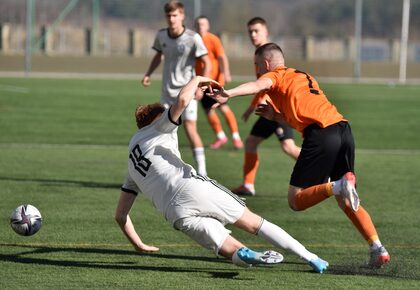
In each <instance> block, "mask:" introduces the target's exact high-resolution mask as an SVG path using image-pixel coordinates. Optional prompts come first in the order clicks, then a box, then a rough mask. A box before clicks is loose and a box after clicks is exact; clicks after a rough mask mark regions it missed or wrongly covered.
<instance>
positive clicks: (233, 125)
mask: <svg viewBox="0 0 420 290" xmlns="http://www.w3.org/2000/svg"><path fill="white" fill-rule="evenodd" d="M223 115H224V116H225V119H226V122H227V124H228V126H229V128H230V132H232V133H236V132H238V123H237V122H236V117H235V114H234V113H233V112H232V110H230V109H229V110H226V111H225V112H223Z"/></svg>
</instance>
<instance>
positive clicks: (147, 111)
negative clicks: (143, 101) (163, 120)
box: [134, 103, 165, 129]
mask: <svg viewBox="0 0 420 290" xmlns="http://www.w3.org/2000/svg"><path fill="white" fill-rule="evenodd" d="M164 111H165V107H164V106H163V105H162V104H160V103H154V104H150V105H138V106H137V108H136V112H135V113H134V116H135V117H136V123H137V128H139V129H141V128H143V127H146V126H147V125H150V123H152V122H153V120H154V119H156V117H157V116H159V114H162V113H163V112H164Z"/></svg>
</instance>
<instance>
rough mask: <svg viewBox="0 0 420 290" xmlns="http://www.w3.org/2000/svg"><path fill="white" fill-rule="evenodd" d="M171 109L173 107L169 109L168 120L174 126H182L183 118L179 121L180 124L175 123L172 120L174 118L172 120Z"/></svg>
mask: <svg viewBox="0 0 420 290" xmlns="http://www.w3.org/2000/svg"><path fill="white" fill-rule="evenodd" d="M171 109H172V106H171V107H170V108H169V110H168V119H169V121H171V123H172V124H174V125H177V126H181V124H182V119H181V117H179V119H178V122H176V121H174V120H172V118H171V114H170V113H171Z"/></svg>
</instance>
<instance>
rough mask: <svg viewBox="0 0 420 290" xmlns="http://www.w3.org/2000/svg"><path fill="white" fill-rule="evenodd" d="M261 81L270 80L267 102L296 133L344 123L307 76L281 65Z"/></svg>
mask: <svg viewBox="0 0 420 290" xmlns="http://www.w3.org/2000/svg"><path fill="white" fill-rule="evenodd" d="M261 78H269V79H271V81H272V82H273V85H272V86H271V88H270V89H268V90H267V91H266V93H267V94H268V95H269V97H270V100H269V101H270V103H271V104H273V106H274V107H275V108H276V109H277V110H278V111H279V112H281V113H282V114H283V118H284V119H285V120H286V122H288V123H289V124H290V125H291V126H292V127H293V128H295V129H296V130H298V131H299V132H301V133H303V130H304V129H305V128H306V127H307V126H309V125H311V124H318V125H319V126H320V127H321V128H325V127H328V126H330V125H332V124H335V123H338V122H340V121H346V120H345V119H344V117H343V115H341V114H340V113H339V112H338V111H337V108H336V107H335V106H334V105H333V104H331V103H330V101H328V99H327V96H326V95H325V94H324V92H323V91H322V90H321V89H320V88H319V85H318V82H317V81H316V80H315V79H314V78H313V77H312V76H310V75H309V74H307V73H305V72H301V71H299V70H296V69H293V68H287V67H284V66H281V67H278V68H277V69H276V70H274V71H271V72H268V73H266V74H264V75H262V76H261Z"/></svg>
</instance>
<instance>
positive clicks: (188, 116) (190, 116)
mask: <svg viewBox="0 0 420 290" xmlns="http://www.w3.org/2000/svg"><path fill="white" fill-rule="evenodd" d="M175 101H176V98H171V97H162V98H160V103H161V104H162V105H163V106H164V107H165V108H166V109H168V108H169V107H170V106H172V105H173V104H174V103H175ZM197 110H198V105H197V100H196V99H192V100H191V102H190V103H189V104H188V106H187V108H186V109H185V111H184V112H183V113H182V119H183V120H188V121H197V115H198V112H197Z"/></svg>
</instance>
